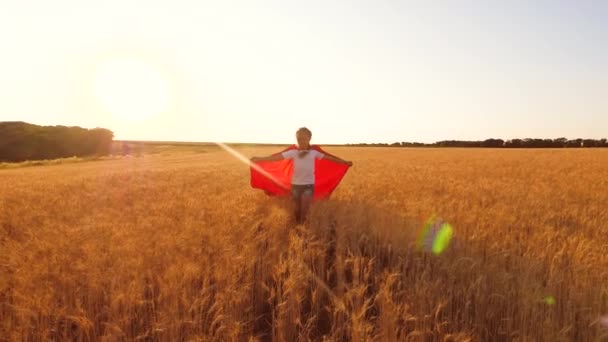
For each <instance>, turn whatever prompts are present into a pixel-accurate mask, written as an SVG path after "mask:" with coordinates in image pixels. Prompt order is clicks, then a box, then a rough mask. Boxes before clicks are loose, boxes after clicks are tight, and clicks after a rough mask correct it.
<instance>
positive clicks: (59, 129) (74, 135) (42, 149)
mask: <svg viewBox="0 0 608 342" xmlns="http://www.w3.org/2000/svg"><path fill="white" fill-rule="evenodd" d="M113 139H114V133H113V132H112V131H110V130H108V129H105V128H93V129H86V128H82V127H67V126H38V125H33V124H29V123H26V122H21V121H13V122H0V162H21V161H26V160H41V159H57V158H66V157H74V156H75V157H86V156H94V155H97V156H99V155H107V154H109V153H110V150H111V148H112V140H113Z"/></svg>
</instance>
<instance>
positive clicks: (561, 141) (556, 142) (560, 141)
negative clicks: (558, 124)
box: [553, 138, 568, 147]
mask: <svg viewBox="0 0 608 342" xmlns="http://www.w3.org/2000/svg"><path fill="white" fill-rule="evenodd" d="M567 143H568V139H566V138H557V139H555V140H553V146H554V147H566V144H567Z"/></svg>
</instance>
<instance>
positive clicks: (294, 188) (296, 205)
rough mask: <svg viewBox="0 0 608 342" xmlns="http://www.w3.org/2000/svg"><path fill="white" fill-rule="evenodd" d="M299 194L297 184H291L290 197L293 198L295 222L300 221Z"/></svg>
mask: <svg viewBox="0 0 608 342" xmlns="http://www.w3.org/2000/svg"><path fill="white" fill-rule="evenodd" d="M300 196H301V192H300V189H299V188H298V187H297V186H295V185H292V187H291V197H292V198H293V207H294V216H295V219H296V223H300V217H301V211H302V208H301V202H300Z"/></svg>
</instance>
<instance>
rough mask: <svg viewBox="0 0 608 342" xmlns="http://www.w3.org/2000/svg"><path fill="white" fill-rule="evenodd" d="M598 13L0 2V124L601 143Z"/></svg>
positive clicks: (555, 4)
mask: <svg viewBox="0 0 608 342" xmlns="http://www.w3.org/2000/svg"><path fill="white" fill-rule="evenodd" d="M606 18H608V2H606V1H534V2H532V1H464V0H463V1H435V2H434V1H383V0H375V1H354V0H350V1H338V0H336V1H316V0H308V1H288V0H282V1H254V0H249V1H204V0H198V1H180V0H172V1H152V0H147V1H129V0H118V1H116V0H104V1H83V0H79V1H72V0H54V1H31V0H0V46H1V49H0V121H26V122H30V123H34V124H41V125H65V126H81V127H87V128H94V127H104V128H108V129H111V130H112V131H113V132H114V134H115V138H116V139H126V140H167V141H215V142H257V143H292V142H295V131H296V130H297V128H299V127H302V126H306V127H308V128H310V129H311V130H312V132H313V143H320V144H323V143H326V144H343V143H360V142H367V143H371V142H387V143H392V142H396V141H420V142H427V143H428V142H435V141H439V140H451V139H457V140H482V139H486V138H503V139H512V138H527V137H530V138H557V137H566V138H570V139H575V138H595V139H599V138H604V137H608V43H607V42H608V20H606Z"/></svg>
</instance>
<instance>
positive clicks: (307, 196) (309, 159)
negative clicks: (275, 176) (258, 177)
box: [251, 127, 353, 223]
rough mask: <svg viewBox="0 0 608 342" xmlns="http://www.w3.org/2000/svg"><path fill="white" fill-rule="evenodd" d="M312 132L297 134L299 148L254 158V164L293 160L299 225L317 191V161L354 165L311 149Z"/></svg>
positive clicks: (294, 194)
mask: <svg viewBox="0 0 608 342" xmlns="http://www.w3.org/2000/svg"><path fill="white" fill-rule="evenodd" d="M311 138H312V132H311V131H310V130H309V129H308V128H306V127H302V128H300V129H298V131H297V132H296V140H297V141H298V148H297V149H292V150H288V151H285V152H283V153H280V154H276V155H272V156H268V157H253V158H251V161H252V162H254V163H255V162H261V161H278V160H282V159H292V160H293V176H292V178H291V195H292V197H293V199H294V202H295V217H296V222H297V223H303V222H304V221H305V219H306V214H307V213H308V209H309V208H310V203H311V201H312V197H313V194H314V189H315V159H325V160H329V161H332V162H336V163H340V164H345V165H348V166H349V167H350V166H352V165H353V163H352V162H351V161H346V160H343V159H340V158H337V157H333V156H330V155H328V154H324V153H322V152H319V151H317V150H313V149H311V148H310V139H311Z"/></svg>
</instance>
